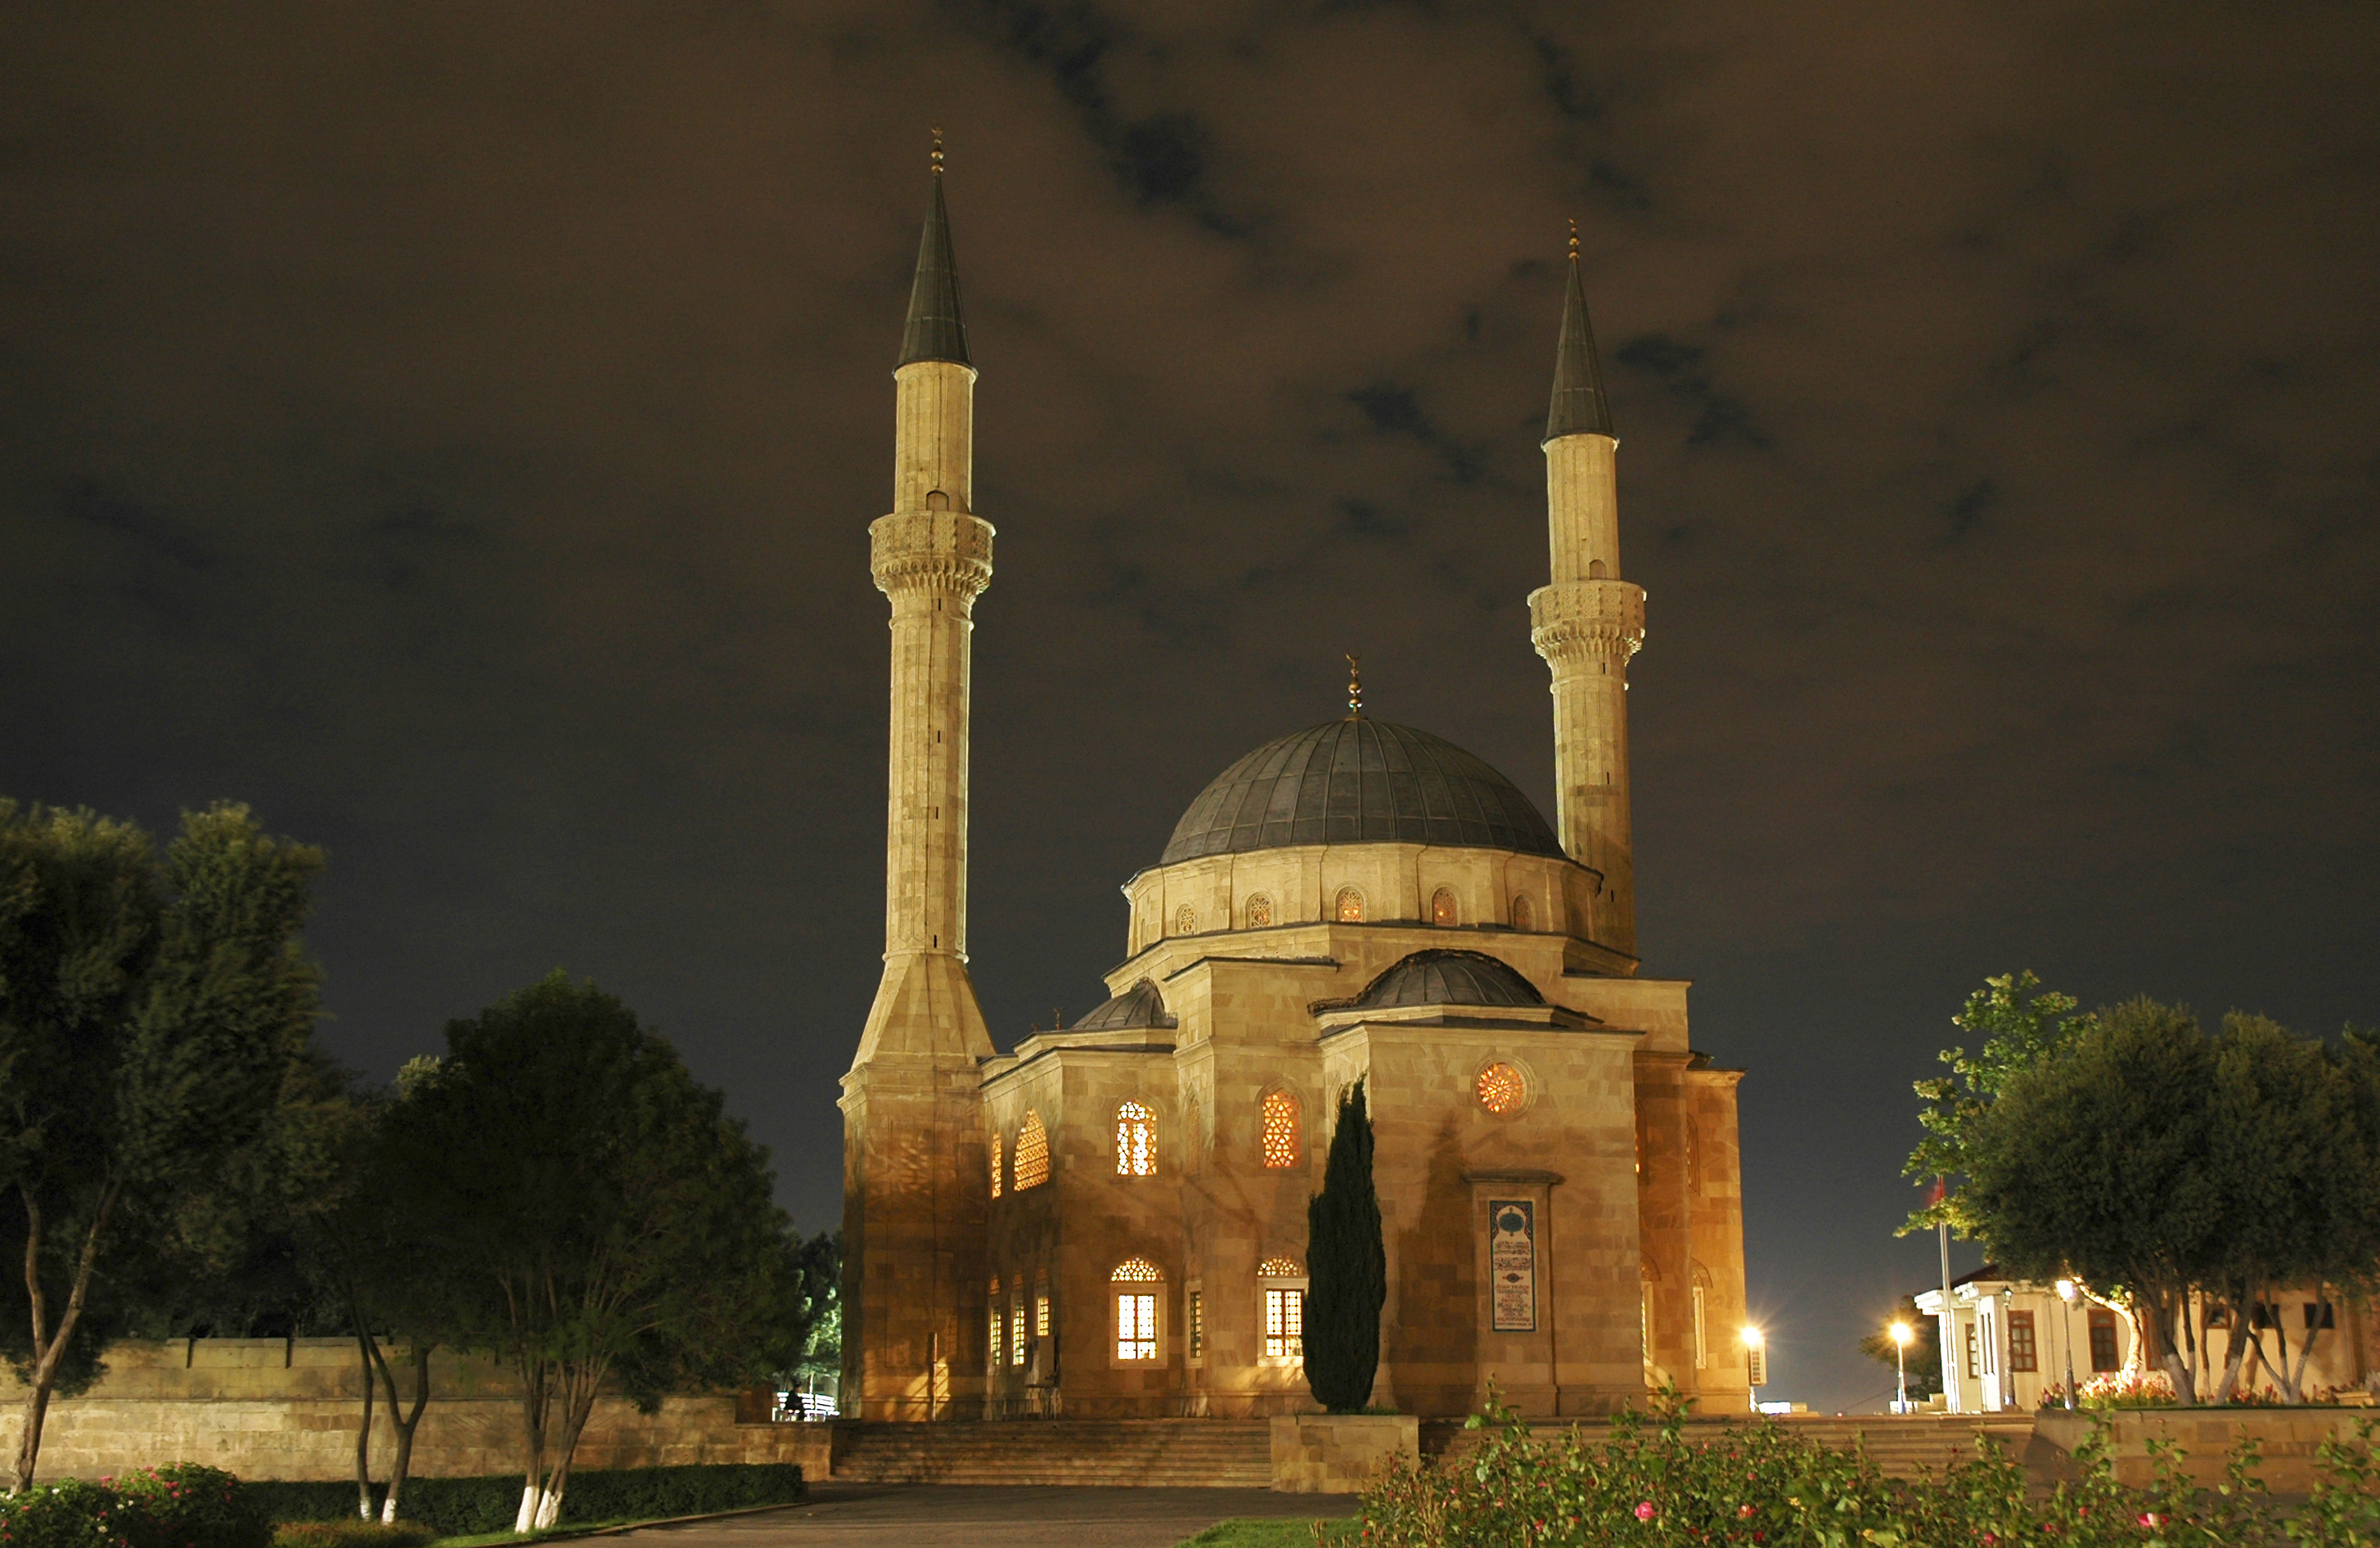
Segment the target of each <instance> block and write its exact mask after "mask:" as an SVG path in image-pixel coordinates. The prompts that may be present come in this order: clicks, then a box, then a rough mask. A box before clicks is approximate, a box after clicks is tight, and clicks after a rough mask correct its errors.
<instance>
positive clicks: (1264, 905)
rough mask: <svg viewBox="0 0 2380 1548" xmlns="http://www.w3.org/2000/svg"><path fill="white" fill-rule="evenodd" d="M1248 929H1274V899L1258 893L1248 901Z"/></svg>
mask: <svg viewBox="0 0 2380 1548" xmlns="http://www.w3.org/2000/svg"><path fill="white" fill-rule="evenodd" d="M1248 928H1249V929H1250V930H1269V929H1271V928H1272V899H1271V898H1269V897H1267V896H1265V895H1264V894H1262V893H1257V895H1256V896H1253V897H1251V898H1249V899H1248Z"/></svg>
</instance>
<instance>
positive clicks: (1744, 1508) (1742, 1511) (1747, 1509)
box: [1735, 1505, 1752, 1520]
mask: <svg viewBox="0 0 2380 1548" xmlns="http://www.w3.org/2000/svg"><path fill="white" fill-rule="evenodd" d="M1735 1514H1736V1518H1737V1519H1738V1520H1741V1519H1743V1518H1744V1517H1746V1516H1749V1515H1751V1514H1752V1507H1751V1506H1750V1505H1738V1506H1736V1507H1735Z"/></svg>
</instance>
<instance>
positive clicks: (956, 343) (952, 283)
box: [901, 134, 975, 366]
mask: <svg viewBox="0 0 2380 1548" xmlns="http://www.w3.org/2000/svg"><path fill="white" fill-rule="evenodd" d="M919 360H954V361H956V362H957V363H958V364H960V365H964V366H971V365H973V364H974V363H975V362H974V361H973V360H968V359H967V342H966V323H965V320H964V319H962V318H961V317H960V316H959V264H958V259H957V258H956V257H955V256H954V255H953V253H952V251H951V213H950V211H949V210H948V209H946V208H944V206H943V204H942V142H941V138H940V136H939V134H938V135H937V137H936V139H935V140H934V199H933V202H932V204H931V205H929V207H928V208H927V211H926V230H925V235H924V236H923V237H921V238H918V241H917V283H916V284H915V285H913V286H911V287H910V290H909V326H908V330H907V331H906V332H905V334H904V335H902V339H901V364H903V365H912V364H915V363H916V362H917V361H919Z"/></svg>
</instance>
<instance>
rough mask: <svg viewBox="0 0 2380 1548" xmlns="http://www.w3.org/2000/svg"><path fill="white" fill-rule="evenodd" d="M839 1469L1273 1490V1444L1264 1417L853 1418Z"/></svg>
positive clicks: (844, 1432)
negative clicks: (900, 1421) (874, 1421)
mask: <svg viewBox="0 0 2380 1548" xmlns="http://www.w3.org/2000/svg"><path fill="white" fill-rule="evenodd" d="M831 1476H832V1477H833V1478H834V1480H835V1481H838V1482H843V1481H851V1482H857V1483H1034V1484H1064V1483H1097V1484H1107V1485H1111V1486H1118V1485H1121V1486H1127V1487H1131V1486H1138V1487H1144V1488H1152V1487H1158V1488H1166V1487H1170V1488H1197V1489H1268V1488H1270V1487H1271V1486H1272V1441H1271V1432H1270V1430H1269V1427H1268V1425H1267V1423H1266V1421H1265V1420H1260V1419H1257V1420H1228V1419H1119V1420H1068V1419H1049V1420H981V1421H974V1422H968V1421H959V1422H953V1423H945V1424H858V1423H849V1422H846V1423H840V1424H837V1425H836V1426H835V1427H834V1454H833V1460H832V1475H831Z"/></svg>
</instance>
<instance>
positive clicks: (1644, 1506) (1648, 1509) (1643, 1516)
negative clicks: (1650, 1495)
mask: <svg viewBox="0 0 2380 1548" xmlns="http://www.w3.org/2000/svg"><path fill="white" fill-rule="evenodd" d="M1658 1514H1659V1513H1658V1512H1657V1511H1656V1510H1654V1508H1653V1502H1652V1501H1650V1500H1638V1501H1637V1502H1636V1519H1638V1520H1639V1521H1650V1520H1651V1519H1652V1518H1654V1517H1655V1516H1656V1515H1658Z"/></svg>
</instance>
